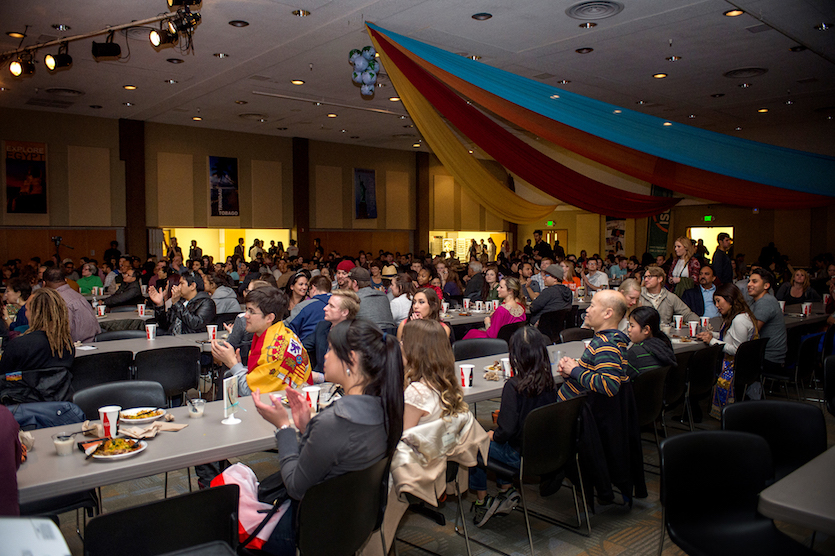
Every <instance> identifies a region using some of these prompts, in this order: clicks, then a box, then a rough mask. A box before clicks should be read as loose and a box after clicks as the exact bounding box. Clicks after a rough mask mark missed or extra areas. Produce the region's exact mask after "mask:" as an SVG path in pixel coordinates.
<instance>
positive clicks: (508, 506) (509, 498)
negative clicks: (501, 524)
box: [495, 487, 522, 515]
mask: <svg viewBox="0 0 835 556" xmlns="http://www.w3.org/2000/svg"><path fill="white" fill-rule="evenodd" d="M496 498H497V500H498V502H499V504H498V505H497V506H496V512H495V514H496V515H508V514H509V513H510V512H512V511H513V508H515V507H516V506H518V505H519V502H520V501H521V500H522V495H521V494H519V491H518V490H516V489H515V488H513V487H510V488H509V489H507V490H506V491H504V492H501V493H499V495H498V496H497V497H496Z"/></svg>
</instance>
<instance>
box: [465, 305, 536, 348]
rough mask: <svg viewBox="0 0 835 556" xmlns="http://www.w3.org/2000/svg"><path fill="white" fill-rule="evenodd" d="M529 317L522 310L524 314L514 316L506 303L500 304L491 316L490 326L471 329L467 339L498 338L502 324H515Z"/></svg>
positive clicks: (466, 336)
mask: <svg viewBox="0 0 835 556" xmlns="http://www.w3.org/2000/svg"><path fill="white" fill-rule="evenodd" d="M526 318H527V316H526V315H525V312H524V311H522V314H521V315H519V316H518V317H514V316H513V315H511V314H510V311H508V310H507V309H506V308H505V306H504V305H500V306H499V308H498V309H496V310H495V311H494V312H493V315H492V316H491V317H490V328H488V329H487V330H470V331H469V332H467V334H466V335H465V336H464V339H465V340H469V339H471V338H497V337H498V336H499V330H501V328H502V326H504V325H506V324H513V323H514V322H522V321H524V320H525V319H526Z"/></svg>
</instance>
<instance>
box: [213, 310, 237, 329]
mask: <svg viewBox="0 0 835 556" xmlns="http://www.w3.org/2000/svg"><path fill="white" fill-rule="evenodd" d="M240 314H241V312H240V311H238V312H237V313H220V314H219V315H217V316H216V317H215V324H216V325H218V328H219V327H221V326H223V325H224V324H227V323H233V322H235V319H236V318H238V315H240Z"/></svg>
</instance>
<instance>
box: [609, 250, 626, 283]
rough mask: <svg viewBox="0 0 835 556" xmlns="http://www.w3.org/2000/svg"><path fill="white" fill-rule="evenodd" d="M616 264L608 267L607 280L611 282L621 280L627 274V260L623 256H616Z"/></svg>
mask: <svg viewBox="0 0 835 556" xmlns="http://www.w3.org/2000/svg"><path fill="white" fill-rule="evenodd" d="M617 262H618V263H617V264H613V265H612V266H610V267H609V278H611V279H612V280H623V279H624V278H626V275H627V273H628V272H629V269H628V268H627V262H628V260H627V258H626V257H624V256H623V255H618V257H617Z"/></svg>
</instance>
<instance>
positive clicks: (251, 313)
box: [246, 307, 264, 317]
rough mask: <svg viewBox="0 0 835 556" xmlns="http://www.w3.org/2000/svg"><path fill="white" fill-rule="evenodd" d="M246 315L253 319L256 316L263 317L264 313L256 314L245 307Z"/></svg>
mask: <svg viewBox="0 0 835 556" xmlns="http://www.w3.org/2000/svg"><path fill="white" fill-rule="evenodd" d="M246 314H247V315H252V316H253V317H254V316H257V315H261V316H264V313H256V312H255V311H253V310H252V309H250V308H249V307H247V308H246Z"/></svg>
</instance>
